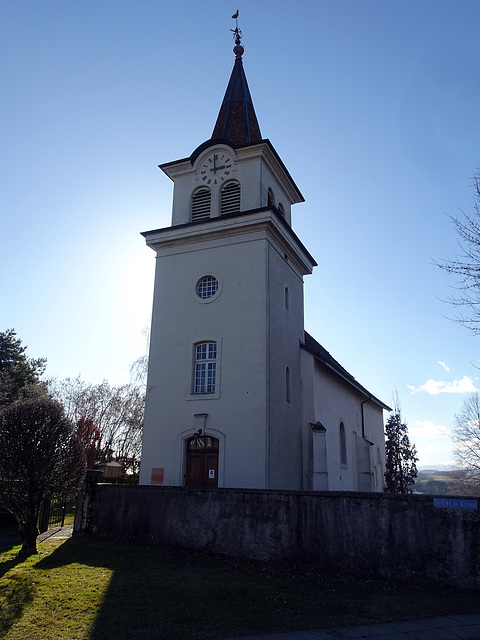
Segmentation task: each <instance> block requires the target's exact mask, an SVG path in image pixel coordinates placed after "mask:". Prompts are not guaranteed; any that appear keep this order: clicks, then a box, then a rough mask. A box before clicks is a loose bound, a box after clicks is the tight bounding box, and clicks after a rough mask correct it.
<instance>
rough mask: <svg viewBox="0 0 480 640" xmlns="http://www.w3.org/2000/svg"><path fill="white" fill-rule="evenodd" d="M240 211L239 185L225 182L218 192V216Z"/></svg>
mask: <svg viewBox="0 0 480 640" xmlns="http://www.w3.org/2000/svg"><path fill="white" fill-rule="evenodd" d="M238 211H240V183H238V182H227V184H226V185H224V186H223V187H222V190H221V192H220V214H221V215H222V216H223V215H225V214H226V213H237V212H238Z"/></svg>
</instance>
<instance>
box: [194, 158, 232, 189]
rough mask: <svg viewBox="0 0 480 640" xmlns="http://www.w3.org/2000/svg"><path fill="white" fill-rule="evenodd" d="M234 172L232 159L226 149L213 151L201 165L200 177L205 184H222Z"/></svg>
mask: <svg viewBox="0 0 480 640" xmlns="http://www.w3.org/2000/svg"><path fill="white" fill-rule="evenodd" d="M231 174H232V159H231V158H230V156H229V155H228V154H227V153H226V152H225V151H217V152H216V153H211V154H210V155H209V156H207V157H206V158H205V160H204V161H203V162H202V164H201V165H200V179H201V181H202V182H203V184H206V185H209V186H214V185H216V184H222V183H223V182H225V180H228V178H229V177H230V176H231Z"/></svg>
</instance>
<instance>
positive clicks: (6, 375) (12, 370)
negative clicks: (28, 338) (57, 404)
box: [0, 329, 47, 407]
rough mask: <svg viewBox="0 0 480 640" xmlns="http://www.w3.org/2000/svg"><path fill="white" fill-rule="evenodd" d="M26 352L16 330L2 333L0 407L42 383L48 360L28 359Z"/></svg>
mask: <svg viewBox="0 0 480 640" xmlns="http://www.w3.org/2000/svg"><path fill="white" fill-rule="evenodd" d="M26 350H27V347H24V346H22V341H21V340H20V338H17V334H16V331H15V330H14V329H7V330H6V331H0V407H2V406H5V405H7V404H10V403H11V402H13V401H14V400H16V399H17V398H18V397H19V396H20V394H21V392H22V390H23V391H26V389H28V388H30V387H32V386H37V385H38V384H39V383H40V377H41V375H42V374H43V372H44V371H45V367H46V362H47V360H46V358H38V359H36V360H35V359H33V358H28V357H27V355H26V353H25V352H26Z"/></svg>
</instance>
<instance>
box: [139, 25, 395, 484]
mask: <svg viewBox="0 0 480 640" xmlns="http://www.w3.org/2000/svg"><path fill="white" fill-rule="evenodd" d="M243 51H244V50H243V47H242V46H241V44H240V38H239V37H238V31H237V39H236V46H235V48H234V53H235V64H234V68H233V71H232V75H231V77H230V81H229V84H228V87H227V90H226V93H225V97H224V100H223V103H222V105H221V108H220V113H219V115H218V119H217V122H216V124H215V128H214V131H213V135H212V137H211V138H210V139H209V140H207V141H206V142H205V143H203V144H202V145H201V146H200V147H198V148H197V149H196V150H195V151H194V152H193V153H192V155H191V156H190V157H189V158H184V159H182V160H176V161H173V162H169V163H166V164H163V165H161V167H160V168H161V169H162V170H163V171H164V172H165V173H166V174H167V176H168V177H169V178H170V179H171V180H172V181H173V183H174V193H173V208H172V225H171V226H170V227H168V228H164V229H158V230H154V231H147V232H145V233H144V234H143V235H144V236H145V239H146V242H147V245H148V246H149V247H150V248H152V249H153V250H154V251H155V252H156V255H157V260H156V274H155V290H154V300H153V316H152V328H151V337H150V358H149V368H148V383H147V400H146V409H145V424H144V434H143V450H142V460H141V473H140V483H141V484H154V485H162V484H163V485H177V486H178V485H180V486H183V485H185V486H188V487H237V488H254V489H298V490H345V491H382V490H383V471H384V461H385V446H384V428H383V409H388V407H387V406H386V405H385V404H384V403H383V402H381V401H380V400H378V399H377V398H375V396H373V395H372V394H371V393H370V392H369V391H367V390H366V389H365V388H364V387H362V385H360V384H359V383H358V382H356V380H355V379H354V378H353V377H352V376H351V375H350V374H349V373H348V372H347V371H346V370H345V369H343V367H342V366H341V365H340V364H339V363H338V362H337V361H336V360H334V359H333V358H332V356H331V355H330V354H329V353H328V352H327V351H326V350H325V349H324V348H323V347H322V346H321V345H320V344H319V343H318V342H316V341H315V340H314V339H313V338H312V337H311V336H310V335H308V334H307V333H306V332H305V330H304V315H303V306H304V305H303V277H304V276H306V275H309V274H311V273H312V270H313V268H314V267H315V266H316V263H315V260H314V259H313V257H312V256H311V255H310V253H309V252H308V251H307V249H306V248H305V247H304V245H303V244H302V242H301V241H300V240H299V238H298V237H297V236H296V235H295V233H294V231H293V230H292V227H291V207H292V205H294V204H297V203H300V202H303V196H302V194H301V193H300V191H299V189H298V187H297V185H296V184H295V182H294V181H293V179H292V177H291V176H290V174H289V172H288V170H287V169H286V167H285V165H284V164H283V162H282V160H281V159H280V157H279V156H278V154H277V153H276V151H275V149H274V147H273V145H272V144H271V143H270V141H269V140H267V139H263V138H262V136H261V134H260V128H259V125H258V121H257V118H256V115H255V110H254V107H253V102H252V99H251V97H250V92H249V89H248V85H247V81H246V77H245V73H244V70H243V63H242V55H243Z"/></svg>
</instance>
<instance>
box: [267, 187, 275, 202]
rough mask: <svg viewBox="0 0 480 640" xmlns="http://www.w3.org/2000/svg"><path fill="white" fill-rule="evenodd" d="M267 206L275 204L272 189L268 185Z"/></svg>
mask: <svg viewBox="0 0 480 640" xmlns="http://www.w3.org/2000/svg"><path fill="white" fill-rule="evenodd" d="M268 206H269V207H274V206H275V196H274V195H273V191H272V189H270V187H268Z"/></svg>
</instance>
